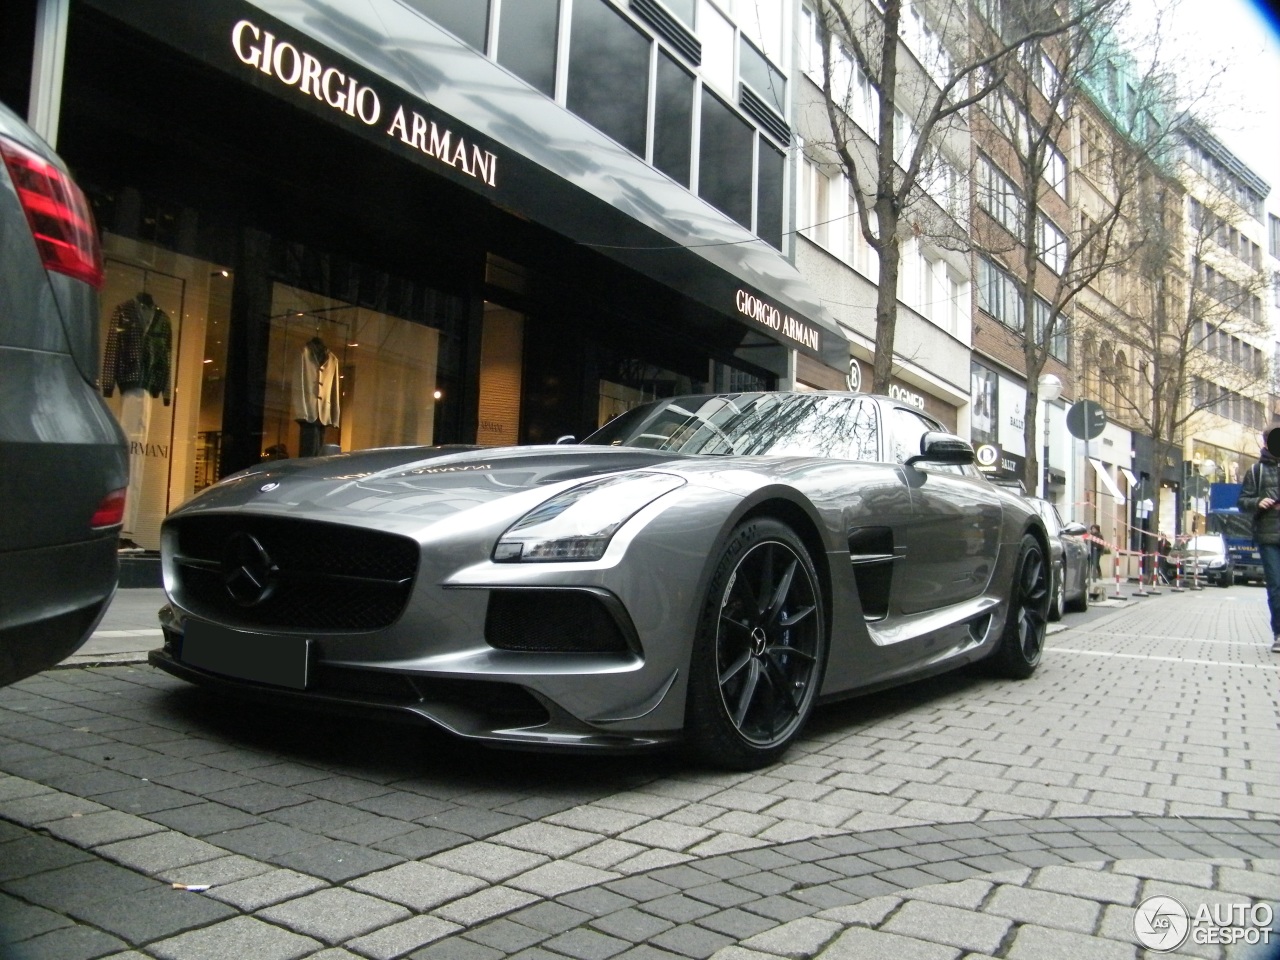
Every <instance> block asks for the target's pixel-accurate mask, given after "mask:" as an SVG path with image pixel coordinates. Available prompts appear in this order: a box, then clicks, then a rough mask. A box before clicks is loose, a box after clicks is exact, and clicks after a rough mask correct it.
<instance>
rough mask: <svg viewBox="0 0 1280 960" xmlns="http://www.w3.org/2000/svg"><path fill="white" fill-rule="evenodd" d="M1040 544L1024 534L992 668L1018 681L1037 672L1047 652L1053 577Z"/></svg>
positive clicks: (993, 656)
mask: <svg viewBox="0 0 1280 960" xmlns="http://www.w3.org/2000/svg"><path fill="white" fill-rule="evenodd" d="M1049 569H1050V568H1049V564H1048V563H1047V562H1046V560H1045V555H1044V551H1043V550H1042V549H1041V547H1040V542H1039V541H1038V540H1036V538H1035V537H1034V536H1032V535H1031V534H1029V533H1028V534H1025V535H1024V536H1023V538H1022V545H1021V547H1020V548H1019V550H1018V563H1017V566H1016V567H1015V568H1014V579H1013V583H1012V585H1011V588H1010V591H1009V610H1008V615H1007V617H1006V620H1005V627H1004V633H1003V634H1001V637H1000V644H999V646H997V647H996V650H995V653H994V654H993V655H992V666H993V667H994V668H995V669H996V670H997V672H999V673H1000V674H1001V675H1002V676H1006V677H1012V678H1014V679H1017V680H1022V679H1025V678H1026V677H1029V676H1031V674H1033V673H1035V670H1036V667H1038V666H1039V665H1040V658H1041V656H1042V655H1043V653H1044V638H1045V630H1046V627H1047V620H1048V614H1049V593H1050V584H1049V580H1050V575H1049Z"/></svg>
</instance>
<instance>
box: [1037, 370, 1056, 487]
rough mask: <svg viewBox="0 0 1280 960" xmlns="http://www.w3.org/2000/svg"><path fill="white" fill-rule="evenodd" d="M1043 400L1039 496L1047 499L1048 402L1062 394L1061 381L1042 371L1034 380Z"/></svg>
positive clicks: (1053, 375)
mask: <svg viewBox="0 0 1280 960" xmlns="http://www.w3.org/2000/svg"><path fill="white" fill-rule="evenodd" d="M1036 386H1037V387H1038V388H1039V390H1040V399H1041V400H1043V401H1044V463H1042V464H1041V465H1040V496H1041V497H1042V498H1044V499H1045V500H1048V499H1049V404H1051V403H1053V401H1055V400H1057V399H1058V397H1060V396H1062V381H1061V380H1060V379H1058V377H1057V375H1055V374H1052V373H1042V374H1041V375H1040V379H1039V380H1037V381H1036Z"/></svg>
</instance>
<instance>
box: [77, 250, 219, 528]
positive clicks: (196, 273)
mask: <svg viewBox="0 0 1280 960" xmlns="http://www.w3.org/2000/svg"><path fill="white" fill-rule="evenodd" d="M103 259H104V261H105V266H106V276H105V280H104V283H103V287H102V293H101V298H100V299H101V302H102V328H101V340H102V344H103V358H102V360H103V363H102V375H101V380H100V383H101V387H102V393H103V395H104V397H105V398H106V402H107V406H108V407H109V408H110V410H111V412H112V413H113V414H114V415H115V417H116V419H117V420H118V421H119V423H120V425H121V427H122V428H123V429H124V432H125V436H126V438H127V439H128V444H129V488H128V493H127V494H126V500H125V518H124V525H123V528H122V529H121V533H120V537H121V542H122V543H121V545H122V546H124V547H126V548H135V547H136V548H141V549H144V550H156V549H159V546H160V522H161V521H162V520H163V519H164V517H165V515H166V514H167V513H168V512H169V511H170V510H172V509H173V508H174V507H176V506H178V505H179V504H181V503H182V502H183V501H185V500H186V499H187V498H188V497H190V496H191V495H192V494H193V493H195V492H196V491H198V490H200V489H202V488H204V487H206V486H208V485H209V484H210V483H212V482H213V481H214V480H215V479H216V478H217V472H218V453H219V444H220V437H221V424H222V399H223V392H222V388H223V376H224V373H225V369H226V360H227V342H226V341H227V336H226V335H227V330H228V328H229V323H230V320H229V317H230V303H231V272H230V270H229V269H227V268H226V267H224V266H222V265H220V264H216V263H210V262H209V261H207V260H199V259H196V258H194V257H190V256H184V255H182V254H177V253H173V252H171V251H168V250H165V249H163V248H161V247H157V246H155V245H152V244H149V243H144V242H141V241H135V240H128V239H125V238H123V237H120V236H117V235H115V234H112V233H109V232H108V233H105V234H104V236H103Z"/></svg>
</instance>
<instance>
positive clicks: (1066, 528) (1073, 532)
mask: <svg viewBox="0 0 1280 960" xmlns="http://www.w3.org/2000/svg"><path fill="white" fill-rule="evenodd" d="M1062 532H1063V533H1065V534H1066V535H1067V536H1068V537H1082V536H1084V535H1085V534H1086V533H1088V532H1089V528H1088V527H1086V526H1085V525H1084V524H1083V523H1064V524H1063V525H1062Z"/></svg>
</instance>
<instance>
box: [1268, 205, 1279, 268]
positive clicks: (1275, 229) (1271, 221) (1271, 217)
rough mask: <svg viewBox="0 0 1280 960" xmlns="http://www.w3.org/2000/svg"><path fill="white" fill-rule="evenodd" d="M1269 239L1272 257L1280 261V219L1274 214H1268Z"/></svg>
mask: <svg viewBox="0 0 1280 960" xmlns="http://www.w3.org/2000/svg"><path fill="white" fill-rule="evenodd" d="M1267 237H1268V243H1269V244H1270V249H1271V255H1272V256H1273V257H1275V258H1277V259H1280V217H1277V216H1276V215H1275V214H1274V213H1269V214H1267Z"/></svg>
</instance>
